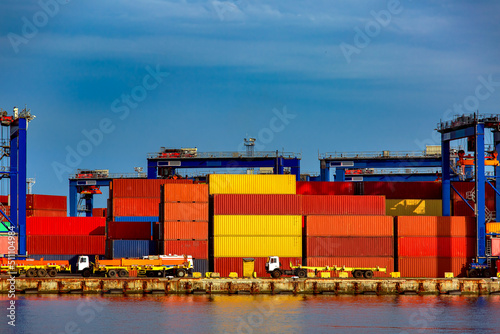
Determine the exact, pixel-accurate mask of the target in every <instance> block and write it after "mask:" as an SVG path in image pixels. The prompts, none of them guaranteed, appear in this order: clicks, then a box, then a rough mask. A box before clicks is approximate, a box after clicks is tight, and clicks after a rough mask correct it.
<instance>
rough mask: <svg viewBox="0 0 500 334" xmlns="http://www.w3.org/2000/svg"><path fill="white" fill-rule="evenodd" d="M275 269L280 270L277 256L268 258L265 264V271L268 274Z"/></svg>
mask: <svg viewBox="0 0 500 334" xmlns="http://www.w3.org/2000/svg"><path fill="white" fill-rule="evenodd" d="M276 269H280V258H279V257H278V256H270V257H269V260H268V261H267V263H266V271H267V272H269V273H270V272H273V271H274V270H276Z"/></svg>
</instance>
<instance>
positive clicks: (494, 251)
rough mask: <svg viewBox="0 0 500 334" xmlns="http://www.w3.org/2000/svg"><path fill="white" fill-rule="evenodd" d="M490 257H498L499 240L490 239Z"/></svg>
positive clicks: (499, 254)
mask: <svg viewBox="0 0 500 334" xmlns="http://www.w3.org/2000/svg"><path fill="white" fill-rule="evenodd" d="M491 255H492V256H500V238H491Z"/></svg>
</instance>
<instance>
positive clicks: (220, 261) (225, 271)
mask: <svg viewBox="0 0 500 334" xmlns="http://www.w3.org/2000/svg"><path fill="white" fill-rule="evenodd" d="M253 259H254V260H255V262H254V271H255V272H256V273H257V277H270V276H271V275H270V274H268V273H266V262H267V260H268V257H254V258H253ZM280 262H281V268H282V269H285V270H289V269H290V262H292V264H293V265H300V264H302V258H301V257H280ZM214 272H217V273H219V274H220V275H221V277H229V273H231V272H234V273H237V274H238V277H243V258H242V257H218V258H217V257H216V258H214Z"/></svg>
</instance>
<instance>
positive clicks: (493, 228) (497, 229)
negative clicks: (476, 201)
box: [486, 223, 500, 233]
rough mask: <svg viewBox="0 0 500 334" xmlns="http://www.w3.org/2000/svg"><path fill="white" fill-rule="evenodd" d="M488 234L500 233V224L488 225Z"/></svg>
mask: <svg viewBox="0 0 500 334" xmlns="http://www.w3.org/2000/svg"><path fill="white" fill-rule="evenodd" d="M486 233H500V223H486Z"/></svg>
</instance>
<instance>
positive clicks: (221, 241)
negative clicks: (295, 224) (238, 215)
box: [214, 236, 302, 257]
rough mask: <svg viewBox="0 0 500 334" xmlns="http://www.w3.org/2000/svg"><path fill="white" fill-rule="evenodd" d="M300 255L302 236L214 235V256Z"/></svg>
mask: <svg viewBox="0 0 500 334" xmlns="http://www.w3.org/2000/svg"><path fill="white" fill-rule="evenodd" d="M271 255H273V256H281V257H301V256H302V237H255V236H244V237H243V236H241V237H234V236H231V237H215V238H214V256H215V257H267V256H271Z"/></svg>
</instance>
